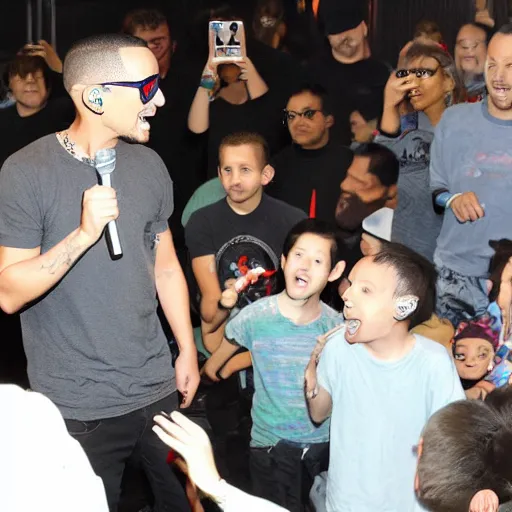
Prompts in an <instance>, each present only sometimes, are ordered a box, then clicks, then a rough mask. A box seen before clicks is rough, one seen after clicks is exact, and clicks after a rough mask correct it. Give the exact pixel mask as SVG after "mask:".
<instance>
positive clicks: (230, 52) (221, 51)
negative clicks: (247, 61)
mask: <svg viewBox="0 0 512 512" xmlns="http://www.w3.org/2000/svg"><path fill="white" fill-rule="evenodd" d="M209 31H210V44H212V45H213V57H214V59H216V60H226V61H229V60H237V59H238V60H240V59H242V57H243V52H242V46H243V41H244V24H243V22H241V21H210V24H209Z"/></svg>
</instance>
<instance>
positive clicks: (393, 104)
mask: <svg viewBox="0 0 512 512" xmlns="http://www.w3.org/2000/svg"><path fill="white" fill-rule="evenodd" d="M412 89H414V83H412V80H411V79H410V78H409V77H404V78H398V77H397V76H396V74H395V72H393V73H391V75H390V77H389V79H388V82H387V84H386V88H385V89H384V109H383V112H382V118H381V121H380V125H379V129H380V130H381V131H382V134H383V135H384V136H398V135H399V134H400V110H399V108H400V104H401V103H402V102H403V101H404V99H405V97H406V96H407V94H408V93H409V92H410V91H411V90H412Z"/></svg>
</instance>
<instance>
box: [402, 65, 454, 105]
mask: <svg viewBox="0 0 512 512" xmlns="http://www.w3.org/2000/svg"><path fill="white" fill-rule="evenodd" d="M407 69H409V70H414V71H416V70H417V71H419V72H421V73H423V76H422V77H421V78H418V77H417V76H416V74H415V73H414V72H413V73H411V74H410V75H409V76H410V80H412V81H413V83H414V85H415V88H414V89H413V90H412V91H411V93H410V95H409V100H410V102H411V105H412V106H413V108H414V110H416V111H417V112H421V111H423V110H426V109H428V108H429V107H431V106H432V105H435V104H436V103H439V102H444V101H445V97H446V95H447V94H448V93H450V92H452V91H453V89H454V87H455V83H454V81H453V80H452V79H451V78H449V77H447V76H446V75H445V73H444V71H443V68H442V67H441V65H440V64H439V62H438V61H437V60H436V59H434V58H432V57H419V58H417V59H414V60H411V61H409V62H408V63H407Z"/></svg>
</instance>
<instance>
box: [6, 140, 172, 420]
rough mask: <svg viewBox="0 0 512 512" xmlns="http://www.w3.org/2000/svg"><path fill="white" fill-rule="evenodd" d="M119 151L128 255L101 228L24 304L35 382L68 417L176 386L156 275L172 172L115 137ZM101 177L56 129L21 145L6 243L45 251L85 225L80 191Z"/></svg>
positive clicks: (10, 165)
mask: <svg viewBox="0 0 512 512" xmlns="http://www.w3.org/2000/svg"><path fill="white" fill-rule="evenodd" d="M116 151H117V165H116V169H115V171H114V173H113V175H112V183H113V186H114V188H115V190H116V192H117V199H118V203H119V210H120V215H119V219H118V220H117V227H118V231H119V238H120V240H121V244H122V247H123V257H122V258H121V259H119V260H117V261H112V260H111V259H110V256H109V253H108V249H107V245H106V242H105V239H104V237H102V238H101V239H100V240H99V241H98V243H97V244H96V245H95V246H93V247H92V248H91V249H90V250H89V251H87V252H86V253H85V255H84V256H83V257H82V258H81V259H80V260H79V261H78V262H77V263H76V265H75V266H74V267H73V268H72V269H71V270H70V271H69V272H68V273H67V274H66V276H64V278H63V279H62V280H61V281H60V282H59V283H58V284H57V285H56V286H55V287H54V288H53V289H52V290H50V291H49V292H48V293H47V294H46V295H44V296H43V297H42V298H41V299H39V300H37V301H35V302H34V303H33V304H32V305H31V306H30V307H28V308H27V309H26V310H25V311H23V312H22V314H21V323H22V329H23V342H24V346H25V351H26V354H27V360H28V375H29V379H30V385H31V387H32V388H33V389H34V390H35V391H39V392H41V393H43V394H44V395H46V396H48V397H49V398H50V399H51V400H52V401H53V402H54V403H55V404H56V405H57V406H58V407H59V409H60V410H61V412H62V415H63V416H64V417H65V418H69V419H78V420H84V421H85V420H93V419H101V418H109V417H115V416H120V415H123V414H126V413H128V412H131V411H134V410H136V409H139V408H141V407H144V406H146V405H149V404H151V403H154V402H156V401H158V400H159V399H161V398H164V397H165V396H167V395H168V394H170V393H172V392H173V391H174V390H175V389H176V387H175V379H174V372H173V369H172V366H171V355H170V351H169V347H168V344H167V340H166V337H165V335H164V332H163V330H162V327H161V325H160V321H159V319H158V317H157V314H156V308H157V301H156V286H155V279H154V263H155V252H156V251H155V247H156V245H155V244H156V241H157V234H158V233H161V232H163V231H165V230H166V229H167V219H168V218H169V217H170V215H171V213H172V208H173V200H172V182H171V179H170V177H169V174H168V172H167V169H166V168H165V166H164V164H163V162H162V161H161V159H160V158H159V157H158V156H157V154H156V153H154V152H153V151H152V150H150V149H148V148H146V147H144V146H140V145H130V144H127V143H125V142H122V141H119V143H118V144H117V146H116ZM97 181H98V180H97V176H96V171H95V169H94V168H93V167H91V166H88V165H86V164H84V163H82V162H80V161H78V160H77V159H75V158H73V157H72V156H71V155H70V154H69V153H67V152H66V151H65V150H64V149H63V148H62V146H61V145H60V144H59V142H58V141H57V138H56V137H55V135H54V134H52V135H48V136H46V137H43V138H42V139H39V140H38V141H36V142H34V143H32V144H30V145H29V146H27V147H26V148H24V149H22V150H21V151H19V152H18V153H15V154H14V155H13V156H11V157H10V158H9V159H8V160H7V161H6V162H5V164H4V166H3V168H2V171H1V172H0V245H2V246H6V247H16V248H21V249H29V248H35V247H39V246H40V247H41V252H42V253H45V252H47V251H48V250H49V249H51V248H52V247H54V246H55V245H56V244H57V243H58V242H60V241H61V240H62V239H63V238H65V237H66V236H67V235H69V233H71V232H72V231H73V230H75V229H76V228H77V227H78V226H79V225H80V214H81V203H82V196H83V193H84V191H85V190H87V189H89V188H90V187H92V186H93V185H95V184H97ZM41 272H46V270H41Z"/></svg>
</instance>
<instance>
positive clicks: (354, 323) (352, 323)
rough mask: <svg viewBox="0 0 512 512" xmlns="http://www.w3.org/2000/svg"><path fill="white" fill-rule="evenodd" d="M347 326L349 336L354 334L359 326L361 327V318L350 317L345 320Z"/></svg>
mask: <svg viewBox="0 0 512 512" xmlns="http://www.w3.org/2000/svg"><path fill="white" fill-rule="evenodd" d="M345 324H346V326H347V333H348V335H349V336H355V334H356V333H357V331H358V330H359V328H360V327H361V320H356V319H355V318H351V319H350V320H347V321H346V322H345Z"/></svg>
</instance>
